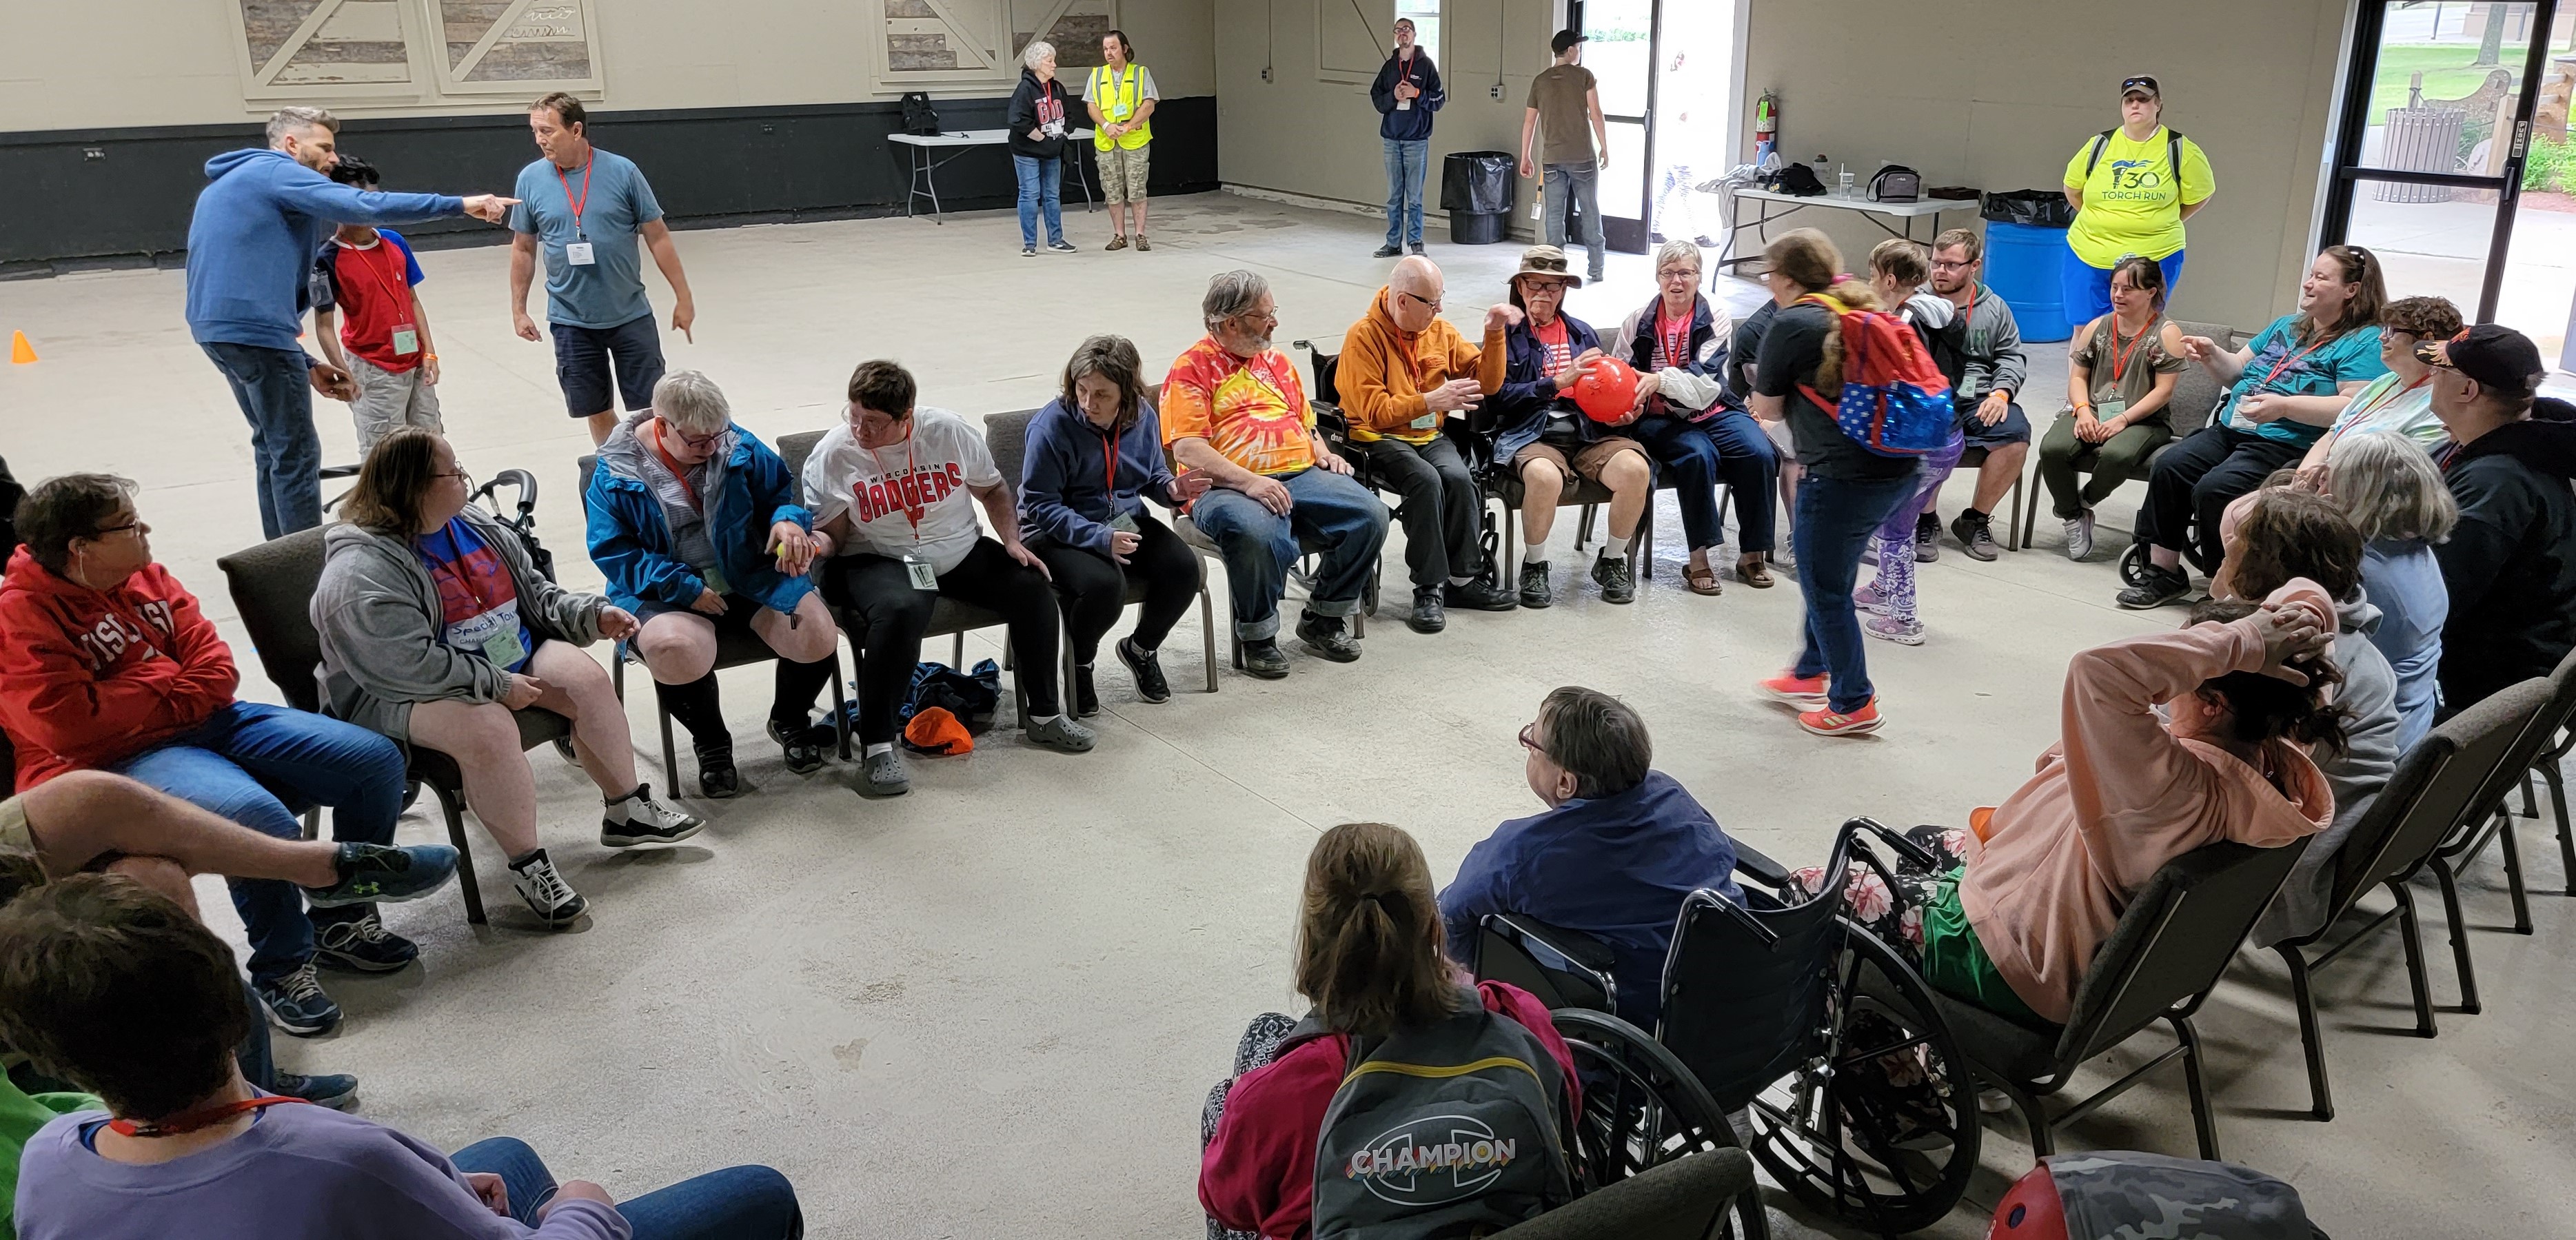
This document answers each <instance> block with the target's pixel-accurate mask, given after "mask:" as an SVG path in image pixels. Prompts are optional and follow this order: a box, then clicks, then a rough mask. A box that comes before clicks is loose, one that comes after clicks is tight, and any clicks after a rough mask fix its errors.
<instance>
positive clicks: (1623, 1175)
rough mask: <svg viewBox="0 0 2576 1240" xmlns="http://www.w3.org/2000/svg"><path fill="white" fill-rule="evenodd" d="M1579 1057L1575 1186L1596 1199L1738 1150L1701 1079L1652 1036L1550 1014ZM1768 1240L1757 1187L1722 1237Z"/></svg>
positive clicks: (1589, 1015)
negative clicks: (1671, 1168) (1634, 1181)
mask: <svg viewBox="0 0 2576 1240" xmlns="http://www.w3.org/2000/svg"><path fill="white" fill-rule="evenodd" d="M1549 1016H1550V1017H1552V1018H1553V1019H1554V1021H1555V1024H1556V1032H1557V1035H1558V1036H1560V1037H1562V1038H1564V1039H1565V1045H1566V1048H1567V1049H1568V1050H1571V1051H1573V1052H1574V1069H1575V1073H1576V1075H1577V1076H1578V1077H1580V1078H1581V1080H1582V1083H1583V1113H1582V1114H1581V1115H1578V1116H1576V1117H1574V1124H1573V1128H1574V1142H1573V1146H1572V1148H1570V1149H1568V1150H1567V1151H1566V1153H1567V1155H1568V1156H1569V1157H1570V1159H1571V1160H1572V1162H1573V1164H1574V1177H1575V1188H1576V1190H1577V1191H1578V1192H1584V1193H1590V1192H1593V1191H1596V1190H1598V1189H1602V1188H1606V1187H1608V1186H1610V1185H1612V1184H1615V1183H1618V1182H1619V1181H1621V1180H1624V1179H1628V1178H1629V1177H1631V1176H1635V1175H1639V1174H1642V1173H1643V1172H1645V1171H1647V1170H1649V1169H1651V1168H1654V1167H1658V1166H1661V1165H1663V1164H1665V1163H1668V1162H1671V1161H1673V1160H1674V1159H1677V1158H1686V1157H1688V1156H1690V1155H1692V1154H1698V1153H1702V1152H1705V1151H1708V1150H1714V1149H1721V1148H1725V1147H1729V1146H1736V1145H1737V1144H1738V1142H1737V1141H1736V1139H1735V1129H1734V1128H1733V1127H1732V1126H1730V1125H1729V1124H1728V1123H1727V1121H1726V1113H1725V1112H1724V1111H1722V1110H1719V1109H1718V1105H1717V1102H1716V1100H1715V1099H1712V1098H1710V1097H1709V1096H1708V1091H1707V1090H1706V1089H1703V1088H1701V1087H1700V1083H1699V1079H1698V1078H1697V1077H1694V1076H1692V1075H1691V1073H1690V1069H1688V1068H1685V1067H1683V1066H1682V1062H1681V1061H1680V1060H1679V1059H1676V1058H1674V1057H1673V1053H1672V1052H1671V1051H1668V1050H1666V1049H1664V1047H1663V1045H1662V1044H1661V1043H1658V1042H1656V1041H1655V1040H1654V1039H1653V1038H1650V1037H1648V1036H1646V1032H1645V1031H1644V1030H1642V1029H1639V1028H1637V1027H1636V1026H1635V1025H1631V1024H1629V1023H1628V1022H1626V1021H1624V1020H1621V1019H1619V1018H1618V1017H1616V1016H1611V1015H1608V1014H1607V1013H1602V1012H1595V1011H1590V1010H1588V1009H1584V1008H1560V1009H1558V1010H1556V1011H1554V1012H1551V1013H1549ZM1724 1234H1725V1235H1728V1236H1731V1237H1733V1238H1734V1240H1769V1238H1770V1234H1771V1230H1770V1223H1769V1221H1768V1219H1767V1218H1766V1217H1765V1215H1764V1214H1763V1209H1762V1197H1761V1191H1760V1190H1759V1189H1746V1190H1745V1191H1744V1193H1743V1194H1742V1195H1741V1196H1739V1197H1737V1198H1736V1200H1735V1206H1734V1208H1733V1210H1732V1212H1731V1213H1730V1215H1729V1217H1728V1219H1727V1228H1726V1231H1725V1233H1724Z"/></svg>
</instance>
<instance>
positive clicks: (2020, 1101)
mask: <svg viewBox="0 0 2576 1240" xmlns="http://www.w3.org/2000/svg"><path fill="white" fill-rule="evenodd" d="M1998 1088H2000V1089H2002V1090H2003V1091H2004V1096H2005V1097H2008V1098H2010V1099H2012V1103H2013V1108H2014V1109H2015V1110H2018V1111H2020V1112H2021V1122H2022V1126H2023V1127H2025V1128H2028V1129H2029V1130H2030V1154H2031V1157H2033V1158H2046V1157H2048V1156H2049V1155H2051V1154H2054V1153H2056V1152H2057V1130H2056V1129H2054V1128H2051V1127H2050V1126H2049V1123H2048V1108H2047V1107H2046V1106H2043V1105H2041V1103H2040V1101H2039V1099H2038V1098H2036V1097H2033V1096H2032V1095H2031V1094H2030V1093H2029V1091H2027V1090H2024V1089H2022V1088H2021V1087H2020V1086H2018V1085H2000V1084H1999V1085H1998Z"/></svg>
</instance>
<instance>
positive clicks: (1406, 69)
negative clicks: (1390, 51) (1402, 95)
mask: <svg viewBox="0 0 2576 1240" xmlns="http://www.w3.org/2000/svg"><path fill="white" fill-rule="evenodd" d="M1395 80H1396V81H1397V82H1399V83H1401V84H1403V85H1406V86H1411V85H1413V58H1412V57H1411V56H1398V57H1396V58H1395ZM1395 110H1396V111H1398V112H1410V111H1412V110H1413V101H1412V100H1410V99H1398V100H1396V101H1395Z"/></svg>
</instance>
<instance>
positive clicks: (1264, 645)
mask: <svg viewBox="0 0 2576 1240" xmlns="http://www.w3.org/2000/svg"><path fill="white" fill-rule="evenodd" d="M1240 657H1241V658H1242V660H1243V672H1244V674H1245V675H1247V676H1257V677H1260V678H1261V679H1263V680H1280V679H1283V678H1285V677H1286V676H1287V675H1288V654H1287V652H1286V651H1283V650H1281V649H1280V648H1279V639H1278V638H1275V637H1265V638H1262V639H1261V640H1260V641H1248V642H1245V643H1243V653H1242V655H1241V656H1240Z"/></svg>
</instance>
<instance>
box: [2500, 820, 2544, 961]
mask: <svg viewBox="0 0 2576 1240" xmlns="http://www.w3.org/2000/svg"><path fill="white" fill-rule="evenodd" d="M2531 818H2532V819H2533V820H2534V821H2538V820H2539V818H2540V812H2539V809H2538V807H2534V808H2533V811H2532V813H2531ZM2496 834H2497V835H2498V836H2500V837H2502V839H2503V841H2504V885H2505V892H2506V894H2508V895H2510V896H2512V897H2513V932H2514V933H2515V934H2529V933H2531V897H2530V896H2528V895H2526V894H2525V893H2524V892H2523V889H2522V845H2521V844H2520V843H2518V842H2517V839H2518V838H2519V837H2520V836H2521V834H2522V832H2521V831H2520V830H2518V829H2517V828H2516V825H2515V823H2514V820H2513V815H2511V814H2498V815H2497V816H2496Z"/></svg>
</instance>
